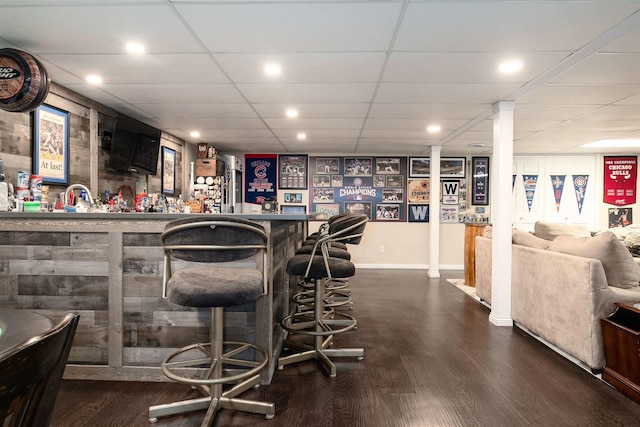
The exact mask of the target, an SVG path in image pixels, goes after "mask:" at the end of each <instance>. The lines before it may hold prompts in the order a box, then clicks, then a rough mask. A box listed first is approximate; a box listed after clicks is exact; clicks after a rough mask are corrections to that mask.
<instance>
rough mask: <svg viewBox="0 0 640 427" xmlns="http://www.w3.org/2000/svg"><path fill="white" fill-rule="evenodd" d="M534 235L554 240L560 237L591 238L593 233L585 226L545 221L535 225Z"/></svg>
mask: <svg viewBox="0 0 640 427" xmlns="http://www.w3.org/2000/svg"><path fill="white" fill-rule="evenodd" d="M533 234H535V235H536V236H537V237H539V238H541V239H545V240H553V239H555V238H556V237H558V236H573V237H591V232H590V231H589V229H588V228H587V227H585V226H584V225H578V224H557V223H553V222H545V221H537V222H536V223H535V225H534V231H533Z"/></svg>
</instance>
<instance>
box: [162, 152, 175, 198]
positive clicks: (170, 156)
mask: <svg viewBox="0 0 640 427" xmlns="http://www.w3.org/2000/svg"><path fill="white" fill-rule="evenodd" d="M175 192H176V152H175V150H172V149H171V148H167V147H162V194H169V195H173V194H174V193H175Z"/></svg>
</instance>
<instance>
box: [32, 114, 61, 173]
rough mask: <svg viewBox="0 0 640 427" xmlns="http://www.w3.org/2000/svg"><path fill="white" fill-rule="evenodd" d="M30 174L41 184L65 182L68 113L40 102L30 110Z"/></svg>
mask: <svg viewBox="0 0 640 427" xmlns="http://www.w3.org/2000/svg"><path fill="white" fill-rule="evenodd" d="M31 158H32V159H33V165H32V166H33V168H32V170H33V174H34V175H40V176H42V182H43V183H45V184H68V183H69V113H68V112H66V111H63V110H59V109H57V108H53V107H50V106H48V105H41V106H40V107H38V108H36V109H35V111H34V113H33V155H32V156H31Z"/></svg>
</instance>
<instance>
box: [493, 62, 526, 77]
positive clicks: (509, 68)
mask: <svg viewBox="0 0 640 427" xmlns="http://www.w3.org/2000/svg"><path fill="white" fill-rule="evenodd" d="M521 69H522V61H520V60H518V59H510V60H509V61H505V62H503V63H502V64H500V65H499V66H498V71H500V72H501V73H505V74H508V73H515V72H516V71H520V70H521Z"/></svg>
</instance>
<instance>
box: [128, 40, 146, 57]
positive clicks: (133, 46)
mask: <svg viewBox="0 0 640 427" xmlns="http://www.w3.org/2000/svg"><path fill="white" fill-rule="evenodd" d="M125 47H126V49H127V52H129V53H133V54H136V55H140V54H142V53H144V45H142V44H140V43H135V42H132V43H127V45H126V46H125Z"/></svg>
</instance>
